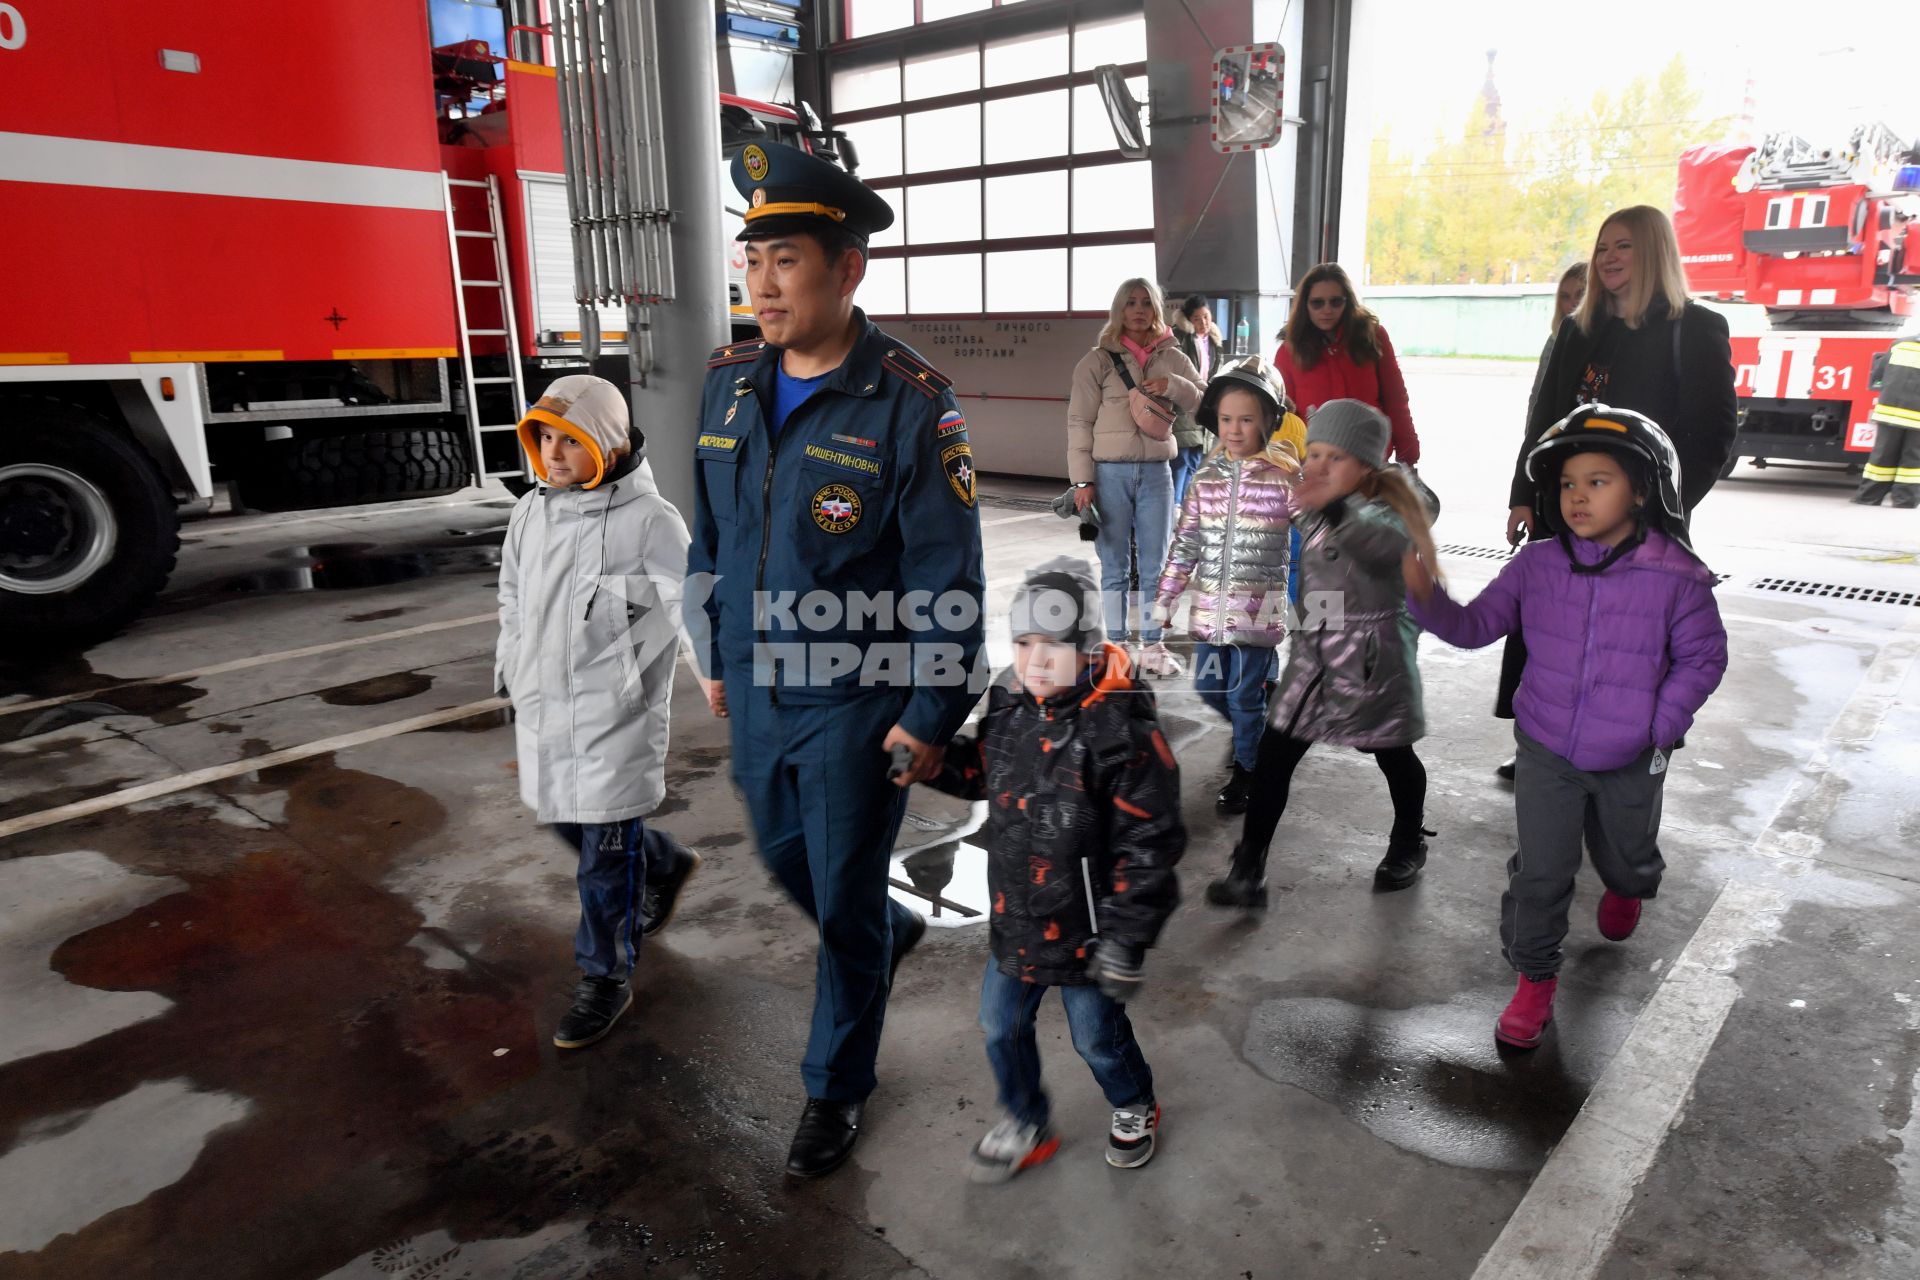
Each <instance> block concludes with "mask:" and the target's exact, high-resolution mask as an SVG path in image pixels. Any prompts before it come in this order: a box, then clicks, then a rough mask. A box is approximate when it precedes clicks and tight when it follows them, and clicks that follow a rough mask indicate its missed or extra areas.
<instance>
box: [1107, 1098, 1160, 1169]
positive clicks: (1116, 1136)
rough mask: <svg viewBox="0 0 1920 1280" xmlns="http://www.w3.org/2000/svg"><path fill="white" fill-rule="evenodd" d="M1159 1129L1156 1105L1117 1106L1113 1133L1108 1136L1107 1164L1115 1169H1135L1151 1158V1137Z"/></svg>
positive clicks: (1157, 1105)
mask: <svg viewBox="0 0 1920 1280" xmlns="http://www.w3.org/2000/svg"><path fill="white" fill-rule="evenodd" d="M1159 1129H1160V1104H1159V1103H1157V1102H1142V1103H1139V1104H1138V1105H1136V1106H1131V1107H1116V1108H1115V1109H1114V1112H1113V1131H1112V1132H1111V1133H1109V1134H1108V1135H1107V1163H1108V1164H1110V1165H1112V1166H1113V1167H1114V1168H1116V1169H1138V1168H1139V1167H1140V1166H1141V1165H1143V1164H1145V1163H1146V1162H1147V1161H1149V1160H1151V1159H1153V1143H1154V1135H1155V1134H1156V1133H1158V1132H1159Z"/></svg>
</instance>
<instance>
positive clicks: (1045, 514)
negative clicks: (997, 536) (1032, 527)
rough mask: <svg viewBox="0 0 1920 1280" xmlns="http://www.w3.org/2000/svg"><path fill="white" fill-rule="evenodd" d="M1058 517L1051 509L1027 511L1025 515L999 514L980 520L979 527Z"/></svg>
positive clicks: (986, 527)
mask: <svg viewBox="0 0 1920 1280" xmlns="http://www.w3.org/2000/svg"><path fill="white" fill-rule="evenodd" d="M1059 518H1060V517H1059V516H1057V515H1055V514H1054V513H1053V512H1051V511H1029V512H1027V513H1026V514H1025V515H1018V516H999V517H997V518H995V519H992V520H982V521H981V522H980V527H981V528H982V529H991V528H993V527H995V526H996V525H1003V524H1019V523H1020V522H1021V521H1022V520H1058V519H1059Z"/></svg>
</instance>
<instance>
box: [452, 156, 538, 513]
mask: <svg viewBox="0 0 1920 1280" xmlns="http://www.w3.org/2000/svg"><path fill="white" fill-rule="evenodd" d="M440 177H441V179H442V195H443V203H444V205H445V207H446V212H447V250H448V252H449V253H451V254H452V255H453V276H454V289H453V301H454V311H455V314H456V315H457V316H458V318H459V321H460V383H461V388H462V390H464V391H465V393H466V403H467V433H468V437H469V440H470V443H471V447H472V450H473V459H472V460H473V474H474V477H475V478H476V480H480V481H485V480H490V479H494V478H496V477H500V476H509V477H524V476H525V475H526V474H527V471H526V455H525V453H524V452H523V451H522V450H521V449H520V448H519V446H518V445H517V444H516V445H515V446H514V448H513V451H512V457H513V464H512V465H511V466H502V465H489V464H488V461H487V448H486V443H487V439H488V437H490V436H499V435H501V434H507V435H511V434H512V433H513V431H514V430H515V428H517V427H518V426H519V425H520V417H521V415H522V413H524V411H525V409H526V405H527V388H526V383H525V381H524V379H523V378H522V376H521V369H520V351H519V336H518V335H519V332H520V330H519V324H518V321H517V319H516V318H515V316H514V313H513V289H512V286H511V285H510V284H509V283H508V280H507V242H506V237H505V236H503V235H502V234H501V228H502V227H503V226H504V225H505V220H504V219H503V218H502V217H501V216H500V182H499V179H497V178H495V177H494V176H493V175H492V174H488V175H487V177H486V178H485V180H484V181H483V180H480V179H475V178H456V177H453V176H452V175H450V174H447V173H445V172H442V173H441V175H440ZM456 188H474V189H478V190H481V191H484V192H486V219H487V220H486V227H485V228H484V229H481V228H479V227H477V226H475V227H464V226H461V225H460V214H459V211H458V210H457V208H456V201H455V200H454V192H455V189H456ZM462 240H487V241H491V242H492V244H493V278H492V279H491V280H470V279H467V278H466V275H465V270H464V268H463V267H462V266H461V255H460V242H461V241H462ZM470 289H497V290H498V291H499V298H500V317H501V321H502V322H503V323H504V324H505V326H506V327H505V328H503V329H475V328H473V327H472V323H473V322H472V320H471V319H470V318H469V315H468V309H467V292H468V290H470ZM475 338H498V339H500V340H501V346H502V349H503V350H504V352H505V364H506V369H507V371H506V373H505V374H489V375H485V376H481V375H478V374H476V373H475V371H474V354H473V340H474V339H475ZM503 390H504V391H506V392H507V393H509V394H510V396H511V399H510V401H509V403H508V407H507V408H505V409H499V410H497V411H498V412H500V413H501V414H502V416H503V417H504V418H505V420H504V421H496V422H488V421H486V418H487V416H488V415H487V414H486V412H485V411H483V409H482V407H481V399H482V396H483V395H486V396H487V397H488V399H490V400H491V401H492V402H493V403H494V404H495V405H496V406H497V405H498V403H499V399H500V393H501V391H503ZM502 452H504V451H502Z"/></svg>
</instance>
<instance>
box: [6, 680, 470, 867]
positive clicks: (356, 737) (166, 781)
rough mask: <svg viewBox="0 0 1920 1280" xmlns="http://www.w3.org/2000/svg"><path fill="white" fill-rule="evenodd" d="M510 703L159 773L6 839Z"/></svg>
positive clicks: (58, 811)
mask: <svg viewBox="0 0 1920 1280" xmlns="http://www.w3.org/2000/svg"><path fill="white" fill-rule="evenodd" d="M506 705H507V699H505V698H482V699H481V700H480V701H478V702H469V703H467V704H466V705H465V706H459V707H446V708H443V709H442V710H439V711H429V712H428V713H427V714H425V715H419V716H411V717H409V718H408V719H405V720H395V721H394V722H393V723H391V724H379V725H374V726H373V727H372V728H370V729H356V730H354V731H353V732H352V733H342V734H338V735H336V736H334V737H331V738H321V739H320V740H318V741H317V742H309V743H306V744H305V745H303V746H298V747H286V748H283V749H282V750H279V751H269V752H268V753H267V754H265V755H263V756H253V757H251V758H249V759H246V760H234V761H230V762H228V763H227V764H216V765H212V766H210V767H208V768H205V769H195V770H194V771H193V772H192V773H178V774H175V775H174V776H173V777H171V778H159V779H156V780H155V781H153V782H143V783H141V784H140V785H139V786H137V787H127V788H125V789H123V790H120V791H115V792H113V793H111V794H109V795H104V796H95V797H94V798H93V799H91V800H76V801H74V802H73V803H72V804H63V805H56V806H55V807H54V808H51V809H42V810H40V811H39V812H38V813H28V814H22V815H21V816H20V817H17V818H9V819H7V820H6V821H5V822H0V840H5V839H7V838H8V837H10V836H17V835H21V834H23V833H25V832H28V831H38V830H40V829H41V828H42V827H51V826H56V825H58V824H59V823H62V822H71V821H72V820H73V819H75V818H86V817H91V816H92V815H93V814H96V813H108V812H111V811H112V810H114V809H121V808H125V807H126V806H127V805H130V804H139V803H140V802H141V801H143V800H153V799H156V798H157V797H160V796H166V795H172V794H174V793H175V792H178V791H191V790H193V789H194V788H195V787H204V786H206V785H208V784H209V783H214V782H223V781H225V780H226V779H228V778H237V777H239V776H240V775H241V774H244V773H256V772H258V771H259V770H261V769H271V768H273V767H274V766H275V765H282V764H291V763H293V762H294V761H295V760H305V759H308V758H309V757H312V756H320V755H325V754H326V753H327V752H329V751H345V750H347V749H348V748H350V747H362V746H365V745H366V744H367V743H369V742H379V741H380V740H381V739H383V738H394V737H398V736H399V735H401V734H403V733H412V732H414V731H415V730H418V729H431V728H433V727H434V726H435V725H442V724H451V723H453V722H454V721H455V720H465V719H466V718H467V717H469V716H477V715H481V714H483V713H485V712H488V711H498V710H499V709H500V708H502V707H504V706H506Z"/></svg>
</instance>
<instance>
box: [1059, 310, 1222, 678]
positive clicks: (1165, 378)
mask: <svg viewBox="0 0 1920 1280" xmlns="http://www.w3.org/2000/svg"><path fill="white" fill-rule="evenodd" d="M1165 314H1166V303H1165V300H1164V299H1163V298H1162V297H1161V294H1160V288H1159V286H1158V285H1156V284H1154V283H1153V282H1152V281H1151V280H1143V279H1133V280H1128V281H1125V282H1124V283H1122V284H1121V286H1120V288H1119V289H1118V291H1116V292H1115V294H1114V296H1113V306H1112V308H1111V310H1110V311H1109V313H1108V316H1107V323H1106V325H1105V326H1104V327H1103V328H1102V329H1101V330H1100V340H1099V341H1098V342H1097V343H1096V344H1095V345H1094V347H1093V349H1092V350H1090V351H1088V352H1087V354H1086V355H1084V356H1082V357H1081V358H1080V363H1079V364H1077V365H1075V366H1074V370H1073V388H1072V391H1071V394H1070V395H1069V397H1068V400H1067V476H1068V478H1069V479H1070V480H1071V481H1072V482H1073V486H1074V502H1075V503H1076V505H1077V506H1079V507H1080V508H1081V509H1083V510H1084V509H1085V508H1086V507H1087V506H1088V505H1089V504H1090V503H1096V502H1097V503H1098V510H1099V513H1100V532H1099V536H1098V538H1096V539H1095V542H1094V549H1095V550H1096V551H1097V552H1098V554H1099V556H1100V591H1101V596H1102V599H1103V601H1104V612H1105V623H1106V630H1107V639H1108V640H1110V641H1112V642H1113V643H1115V644H1120V645H1124V644H1125V643H1126V641H1127V637H1128V633H1129V630H1130V622H1132V621H1137V622H1138V623H1139V626H1140V638H1141V642H1142V646H1143V647H1142V649H1141V653H1140V669H1141V670H1142V671H1144V672H1145V673H1146V674H1148V675H1155V676H1175V675H1179V674H1180V671H1181V666H1180V662H1179V661H1178V659H1176V658H1175V657H1174V656H1173V654H1172V653H1170V652H1169V651H1168V650H1167V646H1166V645H1165V644H1164V643H1163V642H1162V640H1161V629H1160V627H1159V626H1158V625H1157V624H1155V623H1154V621H1153V619H1152V618H1151V617H1150V616H1148V614H1147V613H1146V611H1145V610H1142V609H1140V608H1139V604H1138V600H1137V599H1134V598H1132V597H1133V596H1134V594H1135V593H1137V591H1138V590H1139V586H1138V585H1137V584H1136V581H1135V575H1136V574H1137V575H1138V576H1139V578H1141V579H1145V580H1146V581H1145V583H1144V585H1145V586H1146V587H1147V588H1148V589H1149V590H1151V588H1152V581H1151V579H1152V577H1153V575H1154V574H1155V573H1157V572H1158V571H1159V568H1160V566H1161V565H1162V564H1163V563H1165V561H1166V558H1167V543H1168V542H1169V541H1170V540H1171V538H1172V536H1173V475H1172V472H1171V471H1170V470H1169V468H1168V463H1169V462H1170V461H1172V459H1173V456H1174V453H1175V445H1174V441H1173V426H1174V421H1175V419H1176V418H1177V417H1178V416H1179V414H1180V413H1181V411H1183V410H1184V411H1185V412H1187V413H1192V412H1193V410H1194V409H1196V408H1198V407H1199V404H1200V394H1201V391H1202V389H1203V388H1202V387H1201V384H1200V375H1199V373H1198V372H1197V371H1196V370H1195V369H1194V367H1193V362H1192V361H1191V360H1189V359H1187V357H1186V355H1185V354H1184V353H1182V352H1181V350H1180V347H1179V345H1178V344H1177V343H1176V342H1175V341H1174V334H1173V330H1172V329H1171V328H1169V327H1168V326H1167V323H1166V320H1165ZM1130 605H1131V606H1132V608H1130V607H1129V606H1130Z"/></svg>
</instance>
